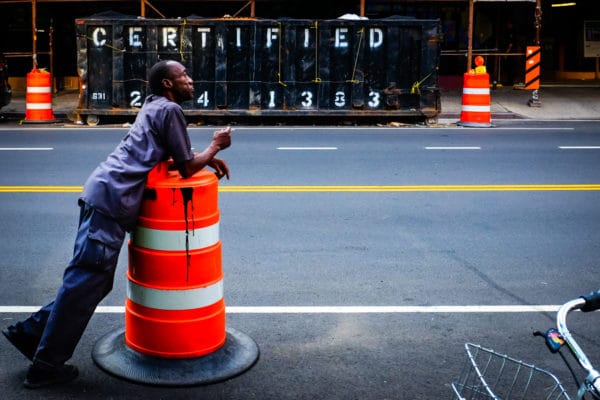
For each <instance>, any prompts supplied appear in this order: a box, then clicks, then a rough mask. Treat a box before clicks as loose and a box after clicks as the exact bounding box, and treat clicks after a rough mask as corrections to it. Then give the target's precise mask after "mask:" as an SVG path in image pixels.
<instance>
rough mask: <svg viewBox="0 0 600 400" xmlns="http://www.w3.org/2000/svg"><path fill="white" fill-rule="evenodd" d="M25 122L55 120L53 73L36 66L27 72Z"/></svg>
mask: <svg viewBox="0 0 600 400" xmlns="http://www.w3.org/2000/svg"><path fill="white" fill-rule="evenodd" d="M26 90H27V92H26V93H25V122H28V123H45V122H54V121H55V118H54V113H53V112H52V74H50V73H49V72H47V71H44V70H41V69H37V68H34V69H33V70H32V71H31V72H29V73H28V74H27V89H26Z"/></svg>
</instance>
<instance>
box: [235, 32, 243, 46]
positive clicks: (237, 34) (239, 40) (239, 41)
mask: <svg viewBox="0 0 600 400" xmlns="http://www.w3.org/2000/svg"><path fill="white" fill-rule="evenodd" d="M235 45H236V46H237V47H238V48H239V47H242V28H235Z"/></svg>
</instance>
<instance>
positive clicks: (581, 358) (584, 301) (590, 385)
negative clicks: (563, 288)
mask: <svg viewBox="0 0 600 400" xmlns="http://www.w3.org/2000/svg"><path fill="white" fill-rule="evenodd" d="M599 299H600V291H597V292H594V293H590V294H589V295H586V296H582V297H580V298H578V299H575V300H571V301H569V302H567V303H565V304H564V305H562V306H561V307H560V309H559V310H558V313H557V314H556V327H557V328H558V332H559V333H560V335H561V337H562V338H563V340H564V341H565V343H566V345H567V346H568V347H569V350H570V351H571V353H572V354H573V356H575V358H576V359H577V362H578V363H579V365H581V367H582V368H583V369H584V370H585V371H586V372H587V374H588V375H587V377H586V378H585V380H584V382H583V383H582V384H581V386H580V387H579V390H578V391H577V398H578V399H582V398H583V396H584V395H585V394H586V393H591V394H592V395H593V396H594V397H595V398H600V373H599V372H598V371H597V370H596V369H595V368H594V367H593V366H592V363H591V362H590V360H589V359H588V357H587V356H586V355H585V353H584V352H583V350H582V349H581V347H579V345H578V344H577V342H576V341H575V339H574V338H573V336H572V335H571V332H569V329H568V328H567V315H568V314H569V313H570V312H572V311H575V310H582V311H584V312H587V311H594V310H597V309H598V305H599V304H598V303H599V302H600V300H599Z"/></svg>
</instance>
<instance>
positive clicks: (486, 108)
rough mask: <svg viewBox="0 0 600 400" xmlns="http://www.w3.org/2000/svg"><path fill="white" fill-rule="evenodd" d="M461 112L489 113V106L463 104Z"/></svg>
mask: <svg viewBox="0 0 600 400" xmlns="http://www.w3.org/2000/svg"><path fill="white" fill-rule="evenodd" d="M461 110H462V111H470V112H490V106H465V105H464V104H463V106H462V107H461Z"/></svg>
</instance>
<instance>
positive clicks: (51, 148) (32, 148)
mask: <svg viewBox="0 0 600 400" xmlns="http://www.w3.org/2000/svg"><path fill="white" fill-rule="evenodd" d="M50 150H54V148H53V147H0V151H50Z"/></svg>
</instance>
